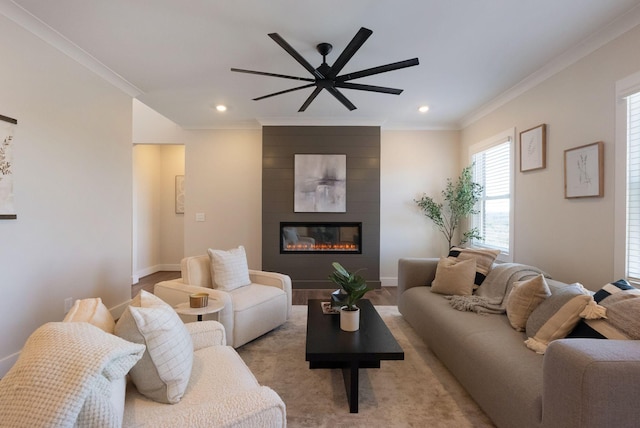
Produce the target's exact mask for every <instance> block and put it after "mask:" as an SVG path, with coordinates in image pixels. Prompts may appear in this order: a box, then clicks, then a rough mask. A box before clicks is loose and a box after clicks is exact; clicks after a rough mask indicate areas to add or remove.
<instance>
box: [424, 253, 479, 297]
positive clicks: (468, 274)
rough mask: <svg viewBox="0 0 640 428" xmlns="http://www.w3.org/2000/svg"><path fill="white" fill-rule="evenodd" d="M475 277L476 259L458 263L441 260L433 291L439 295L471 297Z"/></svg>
mask: <svg viewBox="0 0 640 428" xmlns="http://www.w3.org/2000/svg"><path fill="white" fill-rule="evenodd" d="M475 276H476V261H475V259H467V260H463V261H460V262H456V261H455V260H452V259H449V258H444V257H443V258H440V261H438V267H437V268H436V276H435V278H434V280H433V282H432V283H431V291H432V292H434V293H439V294H448V295H458V296H470V295H471V293H472V292H473V279H474V278H475Z"/></svg>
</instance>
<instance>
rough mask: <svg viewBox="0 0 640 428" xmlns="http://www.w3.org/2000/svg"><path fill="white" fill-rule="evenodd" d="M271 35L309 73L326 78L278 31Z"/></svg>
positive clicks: (319, 77)
mask: <svg viewBox="0 0 640 428" xmlns="http://www.w3.org/2000/svg"><path fill="white" fill-rule="evenodd" d="M269 37H271V38H272V39H273V41H275V42H276V43H277V44H279V45H280V47H281V48H282V49H284V50H285V51H287V53H288V54H289V55H291V56H292V57H293V58H294V59H295V60H296V61H298V63H300V65H302V66H303V67H304V68H305V69H306V70H307V71H308V72H309V73H311V74H313V75H314V76H315V77H316V78H318V79H324V76H323V75H322V73H320V72H319V71H318V70H316V69H315V68H314V67H313V66H312V65H311V64H309V61H307V60H306V59H304V58H303V57H302V55H300V54H299V53H298V51H296V50H295V49H294V48H293V47H292V46H291V45H290V44H289V43H287V41H286V40H285V39H283V38H282V37H280V35H279V34H278V33H269Z"/></svg>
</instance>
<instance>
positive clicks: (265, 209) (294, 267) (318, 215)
mask: <svg viewBox="0 0 640 428" xmlns="http://www.w3.org/2000/svg"><path fill="white" fill-rule="evenodd" d="M336 154H340V155H342V156H343V157H344V161H345V163H346V171H345V173H344V176H345V181H344V188H345V195H344V197H345V198H344V200H345V210H344V212H327V211H323V212H319V211H311V212H306V211H305V212H298V211H297V210H296V207H295V204H294V198H295V197H294V194H295V191H294V189H295V181H296V173H295V166H296V165H295V164H296V161H295V159H296V157H299V156H300V155H313V156H316V155H327V156H329V157H331V156H335V155H336ZM339 225H342V227H343V229H342V230H340V229H335V228H336V227H337V226H339ZM287 235H289V236H288V239H287ZM294 241H295V244H296V246H295V247H294V246H293V244H294ZM287 245H289V246H288V247H287ZM334 261H336V262H339V263H340V264H342V265H343V266H344V267H345V268H347V269H349V270H352V271H355V270H360V274H361V275H362V276H364V277H365V279H366V280H367V285H368V286H369V287H371V288H380V286H381V283H380V128H379V127H373V126H335V127H333V126H297V127H294V126H264V127H263V128H262V269H263V270H267V271H273V272H282V273H285V274H287V275H289V276H290V277H291V282H292V286H293V288H298V289H310V288H323V289H335V288H336V286H335V284H333V283H332V282H331V281H330V280H329V279H328V276H329V274H330V273H331V272H332V267H331V263H332V262H334Z"/></svg>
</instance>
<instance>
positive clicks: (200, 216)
mask: <svg viewBox="0 0 640 428" xmlns="http://www.w3.org/2000/svg"><path fill="white" fill-rule="evenodd" d="M204 220H205V215H204V213H196V221H204Z"/></svg>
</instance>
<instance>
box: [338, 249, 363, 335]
mask: <svg viewBox="0 0 640 428" xmlns="http://www.w3.org/2000/svg"><path fill="white" fill-rule="evenodd" d="M331 266H333V269H335V270H334V271H333V272H332V273H331V275H329V279H330V280H331V281H333V282H334V283H335V284H336V285H338V286H339V287H340V288H341V289H342V291H343V292H344V294H345V295H346V299H345V306H343V307H342V308H340V328H341V329H342V330H344V331H357V330H358V329H359V328H360V308H358V307H357V306H356V302H357V301H358V300H360V299H362V298H363V297H364V295H365V294H366V293H367V292H368V291H369V290H370V288H368V287H367V281H366V280H365V279H364V278H363V277H362V276H360V275H359V274H358V272H359V271H356V272H349V271H348V270H347V269H345V268H344V267H342V265H341V264H340V263H338V262H333V263H331Z"/></svg>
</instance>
